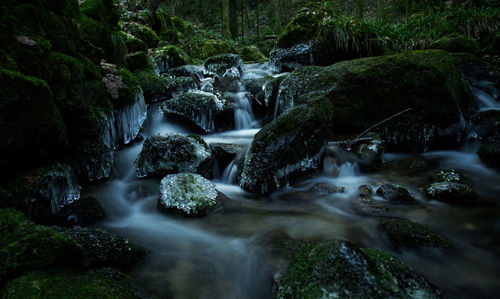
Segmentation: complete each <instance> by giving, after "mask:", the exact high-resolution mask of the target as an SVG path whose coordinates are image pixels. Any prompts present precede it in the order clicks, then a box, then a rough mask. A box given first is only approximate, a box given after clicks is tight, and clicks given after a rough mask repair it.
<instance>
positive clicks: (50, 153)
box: [0, 69, 67, 174]
mask: <svg viewBox="0 0 500 299" xmlns="http://www.w3.org/2000/svg"><path fill="white" fill-rule="evenodd" d="M0 99H1V101H0V126H1V127H2V130H1V131H0V155H1V156H2V157H3V158H2V159H1V162H0V166H1V167H2V169H3V170H4V172H3V173H4V174H11V173H12V172H13V171H19V169H23V168H24V169H26V168H28V167H33V166H34V165H40V162H41V161H47V159H51V158H54V157H57V155H58V154H62V153H64V150H65V148H66V146H67V138H66V127H65V125H64V122H63V119H62V116H61V113H60V112H59V110H58V109H57V107H56V105H55V104H54V102H53V98H52V92H51V90H50V88H49V86H48V85H47V83H46V82H45V81H43V80H40V79H37V78H34V77H28V76H24V75H22V74H21V73H18V72H13V71H9V70H6V69H0Z"/></svg>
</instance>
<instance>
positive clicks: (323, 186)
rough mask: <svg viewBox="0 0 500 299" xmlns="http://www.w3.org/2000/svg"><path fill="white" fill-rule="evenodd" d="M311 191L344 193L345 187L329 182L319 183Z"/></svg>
mask: <svg viewBox="0 0 500 299" xmlns="http://www.w3.org/2000/svg"><path fill="white" fill-rule="evenodd" d="M311 191H312V192H313V193H318V194H331V193H343V192H344V191H345V188H344V187H337V186H334V185H332V184H328V183H317V184H316V185H314V186H313V187H312V188H311Z"/></svg>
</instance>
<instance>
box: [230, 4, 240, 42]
mask: <svg viewBox="0 0 500 299" xmlns="http://www.w3.org/2000/svg"><path fill="white" fill-rule="evenodd" d="M229 30H230V31H231V36H232V37H233V38H237V37H238V7H237V6H236V0H229Z"/></svg>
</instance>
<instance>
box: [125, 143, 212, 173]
mask: <svg viewBox="0 0 500 299" xmlns="http://www.w3.org/2000/svg"><path fill="white" fill-rule="evenodd" d="M214 163H215V158H214V157H213V155H212V153H211V151H210V148H209V147H208V145H207V144H206V143H205V142H204V141H203V139H201V138H200V137H199V136H194V135H192V136H188V137H184V136H181V135H177V134H168V135H164V136H162V135H156V136H151V137H148V138H147V139H146V141H144V145H143V147H142V151H141V152H140V154H139V156H138V157H137V159H136V160H135V165H136V169H137V176H138V177H141V178H142V177H147V176H157V177H163V176H165V175H167V174H172V173H179V172H193V173H199V174H201V175H202V176H204V177H206V178H211V177H212V172H213V167H214Z"/></svg>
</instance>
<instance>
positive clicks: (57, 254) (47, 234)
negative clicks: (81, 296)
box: [0, 209, 82, 284]
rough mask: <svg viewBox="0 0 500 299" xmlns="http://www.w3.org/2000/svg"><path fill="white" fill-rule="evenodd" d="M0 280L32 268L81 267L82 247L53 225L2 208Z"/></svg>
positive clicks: (0, 216) (1, 281)
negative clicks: (44, 224) (43, 224)
mask: <svg viewBox="0 0 500 299" xmlns="http://www.w3.org/2000/svg"><path fill="white" fill-rule="evenodd" d="M0 228H1V231H2V235H1V236H0V244H2V245H1V248H0V284H4V283H5V282H6V281H7V280H9V279H12V278H14V277H15V276H18V275H20V274H22V273H25V272H27V271H31V270H37V269H44V268H50V267H61V266H63V267H68V266H76V267H78V266H79V265H81V263H82V248H81V247H80V246H79V245H77V244H76V243H75V242H74V241H72V240H70V239H69V238H67V237H65V236H63V235H61V234H59V233H57V232H55V231H54V230H53V229H51V228H48V227H45V226H40V225H35V224H34V223H33V222H31V221H29V220H27V219H26V218H25V217H24V215H23V214H22V213H21V212H18V211H16V210H12V209H2V210H0Z"/></svg>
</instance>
